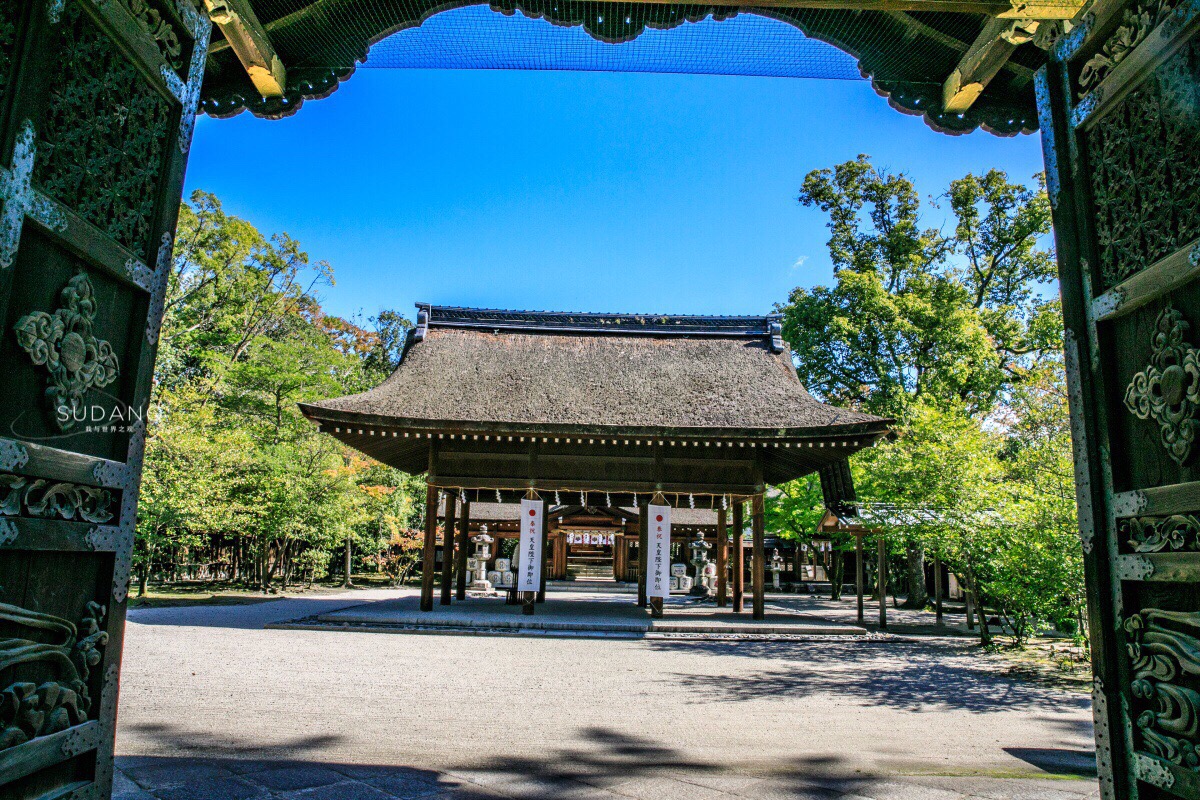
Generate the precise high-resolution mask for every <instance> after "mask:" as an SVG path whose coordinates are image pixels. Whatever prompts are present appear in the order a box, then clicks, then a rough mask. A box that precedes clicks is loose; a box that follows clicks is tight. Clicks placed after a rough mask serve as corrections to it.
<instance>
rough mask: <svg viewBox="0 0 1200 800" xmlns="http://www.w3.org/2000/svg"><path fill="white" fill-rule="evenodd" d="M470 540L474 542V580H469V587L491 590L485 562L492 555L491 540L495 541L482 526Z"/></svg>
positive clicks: (484, 590)
mask: <svg viewBox="0 0 1200 800" xmlns="http://www.w3.org/2000/svg"><path fill="white" fill-rule="evenodd" d="M471 541H472V542H474V543H475V558H473V559H472V561H474V562H475V563H474V568H475V580H474V581H472V582H471V588H472V589H475V590H477V591H481V592H490V591H492V583H491V581H489V580H488V579H487V563H488V559H489V558H491V557H492V542H493V541H495V540H494V539H492V537H491V536H489V535H488V532H487V529H486V528H483V529H482V530H480V532H479V533H477V534H475V535H474V536H472V537H471Z"/></svg>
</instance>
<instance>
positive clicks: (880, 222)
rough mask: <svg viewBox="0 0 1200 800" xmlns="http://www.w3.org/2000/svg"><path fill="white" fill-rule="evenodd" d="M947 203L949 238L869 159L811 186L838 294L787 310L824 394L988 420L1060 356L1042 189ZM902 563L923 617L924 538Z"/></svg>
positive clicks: (805, 298)
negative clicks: (1046, 290)
mask: <svg viewBox="0 0 1200 800" xmlns="http://www.w3.org/2000/svg"><path fill="white" fill-rule="evenodd" d="M946 197H947V198H948V200H949V206H950V210H951V212H952V214H953V216H954V219H955V221H956V222H955V229H954V234H953V235H945V234H943V233H942V232H941V231H939V230H938V229H936V228H933V227H929V226H926V225H924V223H923V221H922V215H921V203H920V199H919V197H918V195H917V192H916V189H915V187H914V186H913V184H912V182H911V181H910V180H909V179H908V178H907V177H906V176H904V175H902V174H898V175H897V174H891V173H889V172H887V171H886V170H883V169H880V168H878V167H876V166H875V165H873V164H872V163H871V161H870V159H869V158H868V157H867V156H859V157H858V158H857V159H856V160H853V161H847V162H845V163H842V164H839V165H837V166H836V167H834V168H833V169H822V170H814V171H812V172H810V173H809V174H808V175H807V176H806V177H805V179H804V184H803V188H802V189H801V192H800V202H801V203H802V204H803V205H805V206H810V207H815V208H818V209H820V210H821V211H823V212H825V214H826V215H827V217H828V227H829V229H830V232H831V237H830V239H829V253H830V256H831V259H832V261H833V265H834V269H835V273H834V282H833V285H832V286H828V287H827V286H818V287H815V288H814V289H812V290H808V289H804V288H797V289H796V290H794V291H793V292H792V293H791V295H790V297H789V298H788V302H787V303H786V304H784V305H782V306H781V307H780V311H782V313H783V333H784V338H785V339H786V340H787V341H788V342H789V343H790V345H791V347H792V352H793V359H794V362H795V364H796V368H797V371H798V374H799V376H800V379H801V381H802V382H803V383H804V384H805V386H807V387H808V388H809V389H810V391H812V392H813V393H814V394H816V395H818V396H819V397H821V398H823V399H826V400H828V401H830V402H833V403H836V404H840V405H849V406H853V407H856V408H859V409H862V410H864V411H867V412H870V413H876V414H880V415H883V416H890V417H895V418H897V419H904V418H905V416H906V414H907V413H908V411H909V410H910V409H911V408H912V407H913V406H914V405H917V404H920V405H923V406H926V407H934V408H942V409H957V410H958V412H959V413H962V414H965V415H967V416H972V417H976V418H982V417H984V416H986V415H988V414H989V413H991V412H992V410H993V409H994V408H995V407H996V405H997V403H999V402H1000V401H1001V400H1002V399H1003V398H1004V397H1005V396H1006V394H1007V393H1008V392H1010V391H1011V390H1012V388H1013V387H1014V386H1015V385H1017V384H1018V383H1019V382H1020V381H1022V380H1024V377H1025V376H1026V375H1027V374H1028V373H1030V372H1031V371H1033V370H1035V369H1036V368H1037V366H1038V365H1039V364H1041V363H1042V362H1043V361H1044V360H1045V359H1046V358H1047V357H1048V356H1050V354H1052V353H1053V352H1054V348H1055V346H1056V343H1057V341H1058V339H1057V336H1058V335H1059V334H1057V331H1060V330H1061V319H1060V315H1059V313H1058V306H1057V304H1056V303H1055V302H1054V301H1053V300H1049V299H1046V298H1045V297H1043V295H1042V293H1041V292H1040V291H1039V289H1040V288H1041V287H1040V284H1042V283H1044V282H1045V281H1048V280H1050V279H1051V278H1052V277H1053V274H1054V273H1053V256H1052V254H1051V253H1049V252H1048V251H1047V250H1045V249H1044V248H1043V247H1041V241H1042V238H1043V237H1044V236H1045V234H1047V233H1048V232H1049V230H1050V211H1049V202H1048V201H1047V200H1046V195H1045V190H1044V188H1043V187H1042V186H1041V184H1040V183H1039V185H1038V187H1037V188H1034V189H1030V188H1028V187H1025V186H1022V185H1020V184H1013V183H1010V182H1009V181H1008V178H1007V176H1006V175H1005V174H1004V173H1003V172H1000V171H998V170H992V171H990V172H988V173H987V174H986V175H984V176H982V177H978V176H974V175H967V176H966V177H964V178H962V179H960V180H957V181H954V182H952V183H951V185H950V187H949V190H948V192H947V195H946ZM905 551H906V556H907V583H908V586H909V595H908V600H907V605H909V606H910V607H923V606H924V605H925V603H926V602H927V597H926V594H925V584H924V551H923V549H922V547H921V544H920V542H919V541H918V540H916V539H913V540H911V541H908V542H907V543H906V544H905Z"/></svg>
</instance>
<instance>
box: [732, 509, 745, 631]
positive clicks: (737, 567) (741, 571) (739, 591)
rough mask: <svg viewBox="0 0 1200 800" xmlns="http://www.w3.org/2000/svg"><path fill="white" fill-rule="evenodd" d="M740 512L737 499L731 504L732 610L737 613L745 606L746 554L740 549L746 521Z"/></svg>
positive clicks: (741, 510)
mask: <svg viewBox="0 0 1200 800" xmlns="http://www.w3.org/2000/svg"><path fill="white" fill-rule="evenodd" d="M742 513H743V506H742V501H741V500H738V501H736V502H735V503H734V504H733V610H734V611H736V612H738V613H739V614H740V613H741V612H742V611H744V610H745V608H746V606H745V597H744V595H745V591H746V581H745V578H746V564H745V558H746V554H745V551H744V550H743V549H742V529H743V528H745V526H746V523H745V520H743V519H742Z"/></svg>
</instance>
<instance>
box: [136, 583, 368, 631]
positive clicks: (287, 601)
mask: <svg viewBox="0 0 1200 800" xmlns="http://www.w3.org/2000/svg"><path fill="white" fill-rule="evenodd" d="M379 599H381V598H379V597H377V596H375V597H373V596H371V594H368V591H364V592H363V596H362V597H355V596H354V595H353V594H349V595H337V596H335V597H282V598H277V599H272V600H270V601H269V602H259V603H253V604H247V605H239V606H236V607H235V606H230V605H191V606H164V607H160V608H135V609H130V611H129V617H128V618H129V621H130V622H132V623H134V624H136V625H178V626H184V627H199V628H240V629H242V630H261V629H262V627H263V626H264V625H267V624H269V623H272V622H283V621H286V620H291V619H299V618H303V617H310V616H315V615H318V614H329V613H331V612H334V611H342V610H344V609H347V608H353V607H354V606H360V605H364V604H366V603H370V602H372V601H375V600H379ZM231 609H236V612H237V613H229V612H230V610H231Z"/></svg>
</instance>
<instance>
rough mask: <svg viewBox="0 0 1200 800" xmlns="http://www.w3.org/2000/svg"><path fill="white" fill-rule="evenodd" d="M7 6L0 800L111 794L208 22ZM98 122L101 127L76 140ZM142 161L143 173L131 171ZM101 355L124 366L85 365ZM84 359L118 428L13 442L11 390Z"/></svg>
mask: <svg viewBox="0 0 1200 800" xmlns="http://www.w3.org/2000/svg"><path fill="white" fill-rule="evenodd" d="M0 6H3V8H0V16H2V19H0V27H2V28H3V30H2V31H0V39H3V40H4V41H3V45H4V48H3V50H4V52H3V53H2V54H0V56H2V61H3V63H2V66H0V69H3V70H4V74H2V75H0V92H3V94H0V181H2V184H3V186H2V191H3V194H2V197H3V202H4V207H3V212H2V214H0V323H2V324H3V327H4V330H3V337H4V342H3V343H0V362H2V363H0V374H3V376H4V383H7V384H8V387H4V386H2V385H0V396H3V397H5V398H6V400H4V401H0V402H3V403H4V404H5V405H9V406H10V407H6V408H5V409H4V413H3V414H0V419H2V420H3V428H4V429H3V430H0V505H4V506H6V508H5V513H4V515H0V627H2V628H3V634H2V635H3V636H6V637H7V636H11V637H14V638H11V639H5V640H4V641H0V663H3V664H4V669H5V672H6V675H7V676H8V680H12V679H13V678H15V679H16V680H17V683H12V684H9V683H8V681H6V686H7V688H6V690H5V691H6V694H8V697H7V698H6V703H7V705H8V708H7V709H6V712H5V714H6V715H11V716H6V717H5V718H4V719H3V720H2V723H0V728H6V727H7V729H5V730H3V731H2V733H3V735H4V736H5V737H6V738H8V737H10V736H18V737H24V738H28V741H27V742H25V743H24V744H19V745H16V746H11V747H8V748H7V749H3V750H0V794H2V796H4V797H6V798H8V797H13V798H31V797H37V798H47V799H48V798H71V799H72V800H76V799H81V798H105V797H108V796H110V794H111V783H112V764H113V743H114V731H115V725H116V714H117V689H118V677H119V671H120V656H121V648H122V637H123V632H124V621H125V610H126V599H127V591H128V586H129V576H130V568H131V558H132V550H133V539H134V530H135V525H136V512H137V499H138V489H139V485H140V481H141V469H142V453H143V445H144V442H145V414H146V412H147V404H148V399H149V396H150V388H151V379H152V376H153V365H154V361H155V351H156V346H157V342H158V330H159V324H160V322H161V318H162V306H163V297H164V294H165V291H166V286H167V281H168V279H169V276H170V273H171V268H172V240H173V236H174V230H175V224H176V217H177V214H178V210H179V200H180V196H181V193H182V190H183V176H184V169H185V167H186V165H187V157H188V151H189V148H190V145H191V138H192V131H193V125H194V119H195V113H196V108H197V105H198V103H199V96H200V83H201V79H202V77H203V72H204V64H205V53H206V49H207V45H208V38H209V31H210V24H209V21H208V19H207V17H206V16H204V15H203V14H201V13H199V12H197V11H196V10H195V9H194V8H193V7H192V6H190V5H188V4H186V3H185V4H181V5H180V6H179V8H180V12H179V14H178V16H174V15H171V14H162V15H161V16H160V15H159V11H160V10H161V9H157V8H156V7H154V6H145V7H143V8H142V10H141V13H140V14H137V15H135V14H134V13H133V12H131V10H130V8H131V7H129V6H126V5H124V4H122V3H119V2H91V0H85V1H84V2H79V3H76V2H75V0H34V1H33V2H27V1H26V0H4V2H2V3H0ZM89 124H92V125H96V126H97V128H101V127H103V128H104V130H98V131H96V133H95V136H94V137H91V138H89V137H88V136H86V135H84V136H82V137H79V136H74V135H73V134H75V133H78V132H80V131H84V130H87V126H88V125H89ZM135 129H136V130H135ZM135 139H136V140H137V143H138V147H139V148H144V150H143V149H138V148H135V147H133V146H132V145H130V142H131V141H132V140H135ZM141 152H151V153H153V154H154V157H153V158H152V159H150V160H149V161H148V162H147V163H144V164H140V165H139V166H140V167H142V168H143V169H139V170H132V171H130V172H128V173H125V172H122V167H124V166H127V164H126V159H129V158H131V157H136V154H138V153H141ZM131 154H132V155H131ZM60 267H61V268H60ZM72 276H74V277H72ZM39 288H40V289H42V290H43V291H40V292H39V291H38V289H39ZM92 291H94V292H95V295H94V297H88V293H89V292H92ZM68 293H69V295H68ZM35 296H36V297H41V298H42V301H43V302H42V304H41V305H38V306H31V305H27V304H28V303H29V298H31V297H35ZM68 296H69V297H70V298H72V299H73V300H74V304H72V302H70V301H69V299H68ZM55 299H57V301H56V302H55V301H54V300H55ZM46 300H51V302H49V303H47V302H45V301H46ZM93 300H94V303H95V305H94V306H92V305H89V301H93ZM118 308H119V309H122V310H121V311H119V312H117V314H115V315H114V314H110V313H106V312H110V311H114V310H116V309H118ZM59 312H61V314H62V316H58V317H56V316H55V315H56V314H57V313H59ZM38 315H46V316H44V317H39V316H38ZM31 318H38V319H43V320H49V319H54V318H56V319H59V320H60V321H65V322H66V324H67V326H68V328H67V330H68V331H70V330H74V331H75V332H76V333H78V334H79V339H78V340H72V341H68V339H67V335H65V334H62V333H61V332H60V334H58V335H56V334H54V333H53V332H50V333H47V331H46V330H43V329H39V330H37V331H33V333H35V334H36V336H32V337H31V338H36V339H37V340H38V342H35V343H31V341H30V340H27V341H25V342H24V343H23V344H22V347H23V348H24V349H25V350H28V351H29V353H28V355H27V353H26V352H23V351H22V349H21V348H18V347H14V346H13V327H14V322H17V323H18V324H19V323H20V322H23V321H25V320H27V319H31ZM72 325H73V326H75V327H74V328H72V327H71V326H72ZM110 339H111V343H109V341H108V340H110ZM38 343H40V344H41V345H43V346H46V347H47V348H48V350H50V351H52V352H54V353H55V355H57V356H59V357H60V360H59V365H60V367H61V369H60V371H59V372H58V374H57V377H56V376H55V374H53V373H51V372H49V371H48V370H46V369H45V367H44V365H40V364H39V363H38V359H36V358H33V355H34V354H33V351H32V348H34V347H35V346H36V345H37V344H38ZM101 344H104V345H105V346H106V347H111V348H112V357H113V358H115V361H112V360H111V359H110V357H109V355H108V352H107V351H106V350H104V349H103V348H100V349H99V350H87V349H86V348H87V346H88V345H91V346H92V347H94V348H99V347H100V345H101ZM26 345H28V347H26ZM81 348H82V349H81ZM88 358H97V359H100V360H101V361H103V362H104V363H108V364H110V365H115V366H114V371H115V374H112V375H110V377H111V378H112V380H113V383H112V389H111V391H110V394H111V395H112V397H114V398H115V401H114V402H115V405H114V406H113V407H114V408H116V407H118V406H119V407H120V408H122V409H124V410H123V411H122V412H121V415H122V418H123V420H124V421H126V422H127V423H129V424H124V425H114V426H112V427H116V428H121V429H122V430H115V431H108V432H103V433H90V432H87V431H81V430H80V428H79V427H78V426H77V427H75V428H73V429H72V430H69V431H62V430H60V431H56V433H61V434H63V435H62V436H48V437H37V438H41V439H42V441H31V440H29V438H17V436H16V432H17V431H18V430H20V429H19V428H18V427H17V421H15V420H14V418H13V415H12V414H11V413H9V412H10V411H11V399H9V398H8V396H7V395H5V394H4V392H5V391H6V388H9V389H10V390H11V387H13V386H15V385H19V384H20V383H21V381H23V380H24V381H28V380H37V381H39V382H41V384H42V385H43V386H44V387H45V389H46V391H47V392H53V391H55V389H56V388H59V389H61V388H62V387H63V386H64V385H67V384H69V383H70V382H71V381H72V380H76V381H78V380H86V378H84V377H82V372H81V371H80V370H79V369H77V368H78V367H79V366H80V362H81V361H82V362H83V365H84V366H85V367H86V366H88V365H89V362H87V361H85V360H84V359H88ZM43 359H44V354H43ZM92 380H93V381H94V382H95V383H98V382H99V381H96V379H94V378H93V379H92ZM95 383H93V385H95ZM38 394H39V396H35V397H31V398H29V403H28V406H26V407H25V408H27V409H36V408H37V406H38V405H40V404H41V402H43V400H44V398H43V397H42V396H40V394H41V393H38ZM62 397H63V395H55V396H54V398H57V401H58V402H59V403H62V402H63V401H62ZM54 398H52V399H54ZM63 407H64V406H62V405H59V408H63ZM71 408H72V410H73V411H74V410H75V408H74V407H71ZM139 412H140V413H139ZM84 413H85V415H87V414H89V413H90V412H89V411H88V408H87V406H84ZM114 421H115V420H114V418H112V417H108V418H106V419H105V420H104V422H106V423H113V422H114ZM30 438H32V437H30ZM31 652H33V653H35V654H36V655H35V656H34V657H32V658H31V657H29V654H30V653H31ZM20 681H28V682H29V683H28V684H27V688H20V687H21V683H20ZM35 684H36V685H38V688H37V689H36V690H33V689H32V687H33V686H34V685H35ZM13 687H18V688H16V689H14V688H13ZM14 692H15V694H14ZM82 698H87V700H83V701H81V699H82ZM14 706H19V707H16V708H14ZM14 729H18V730H20V731H21V732H20V733H19V734H17V733H15V732H14Z"/></svg>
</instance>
